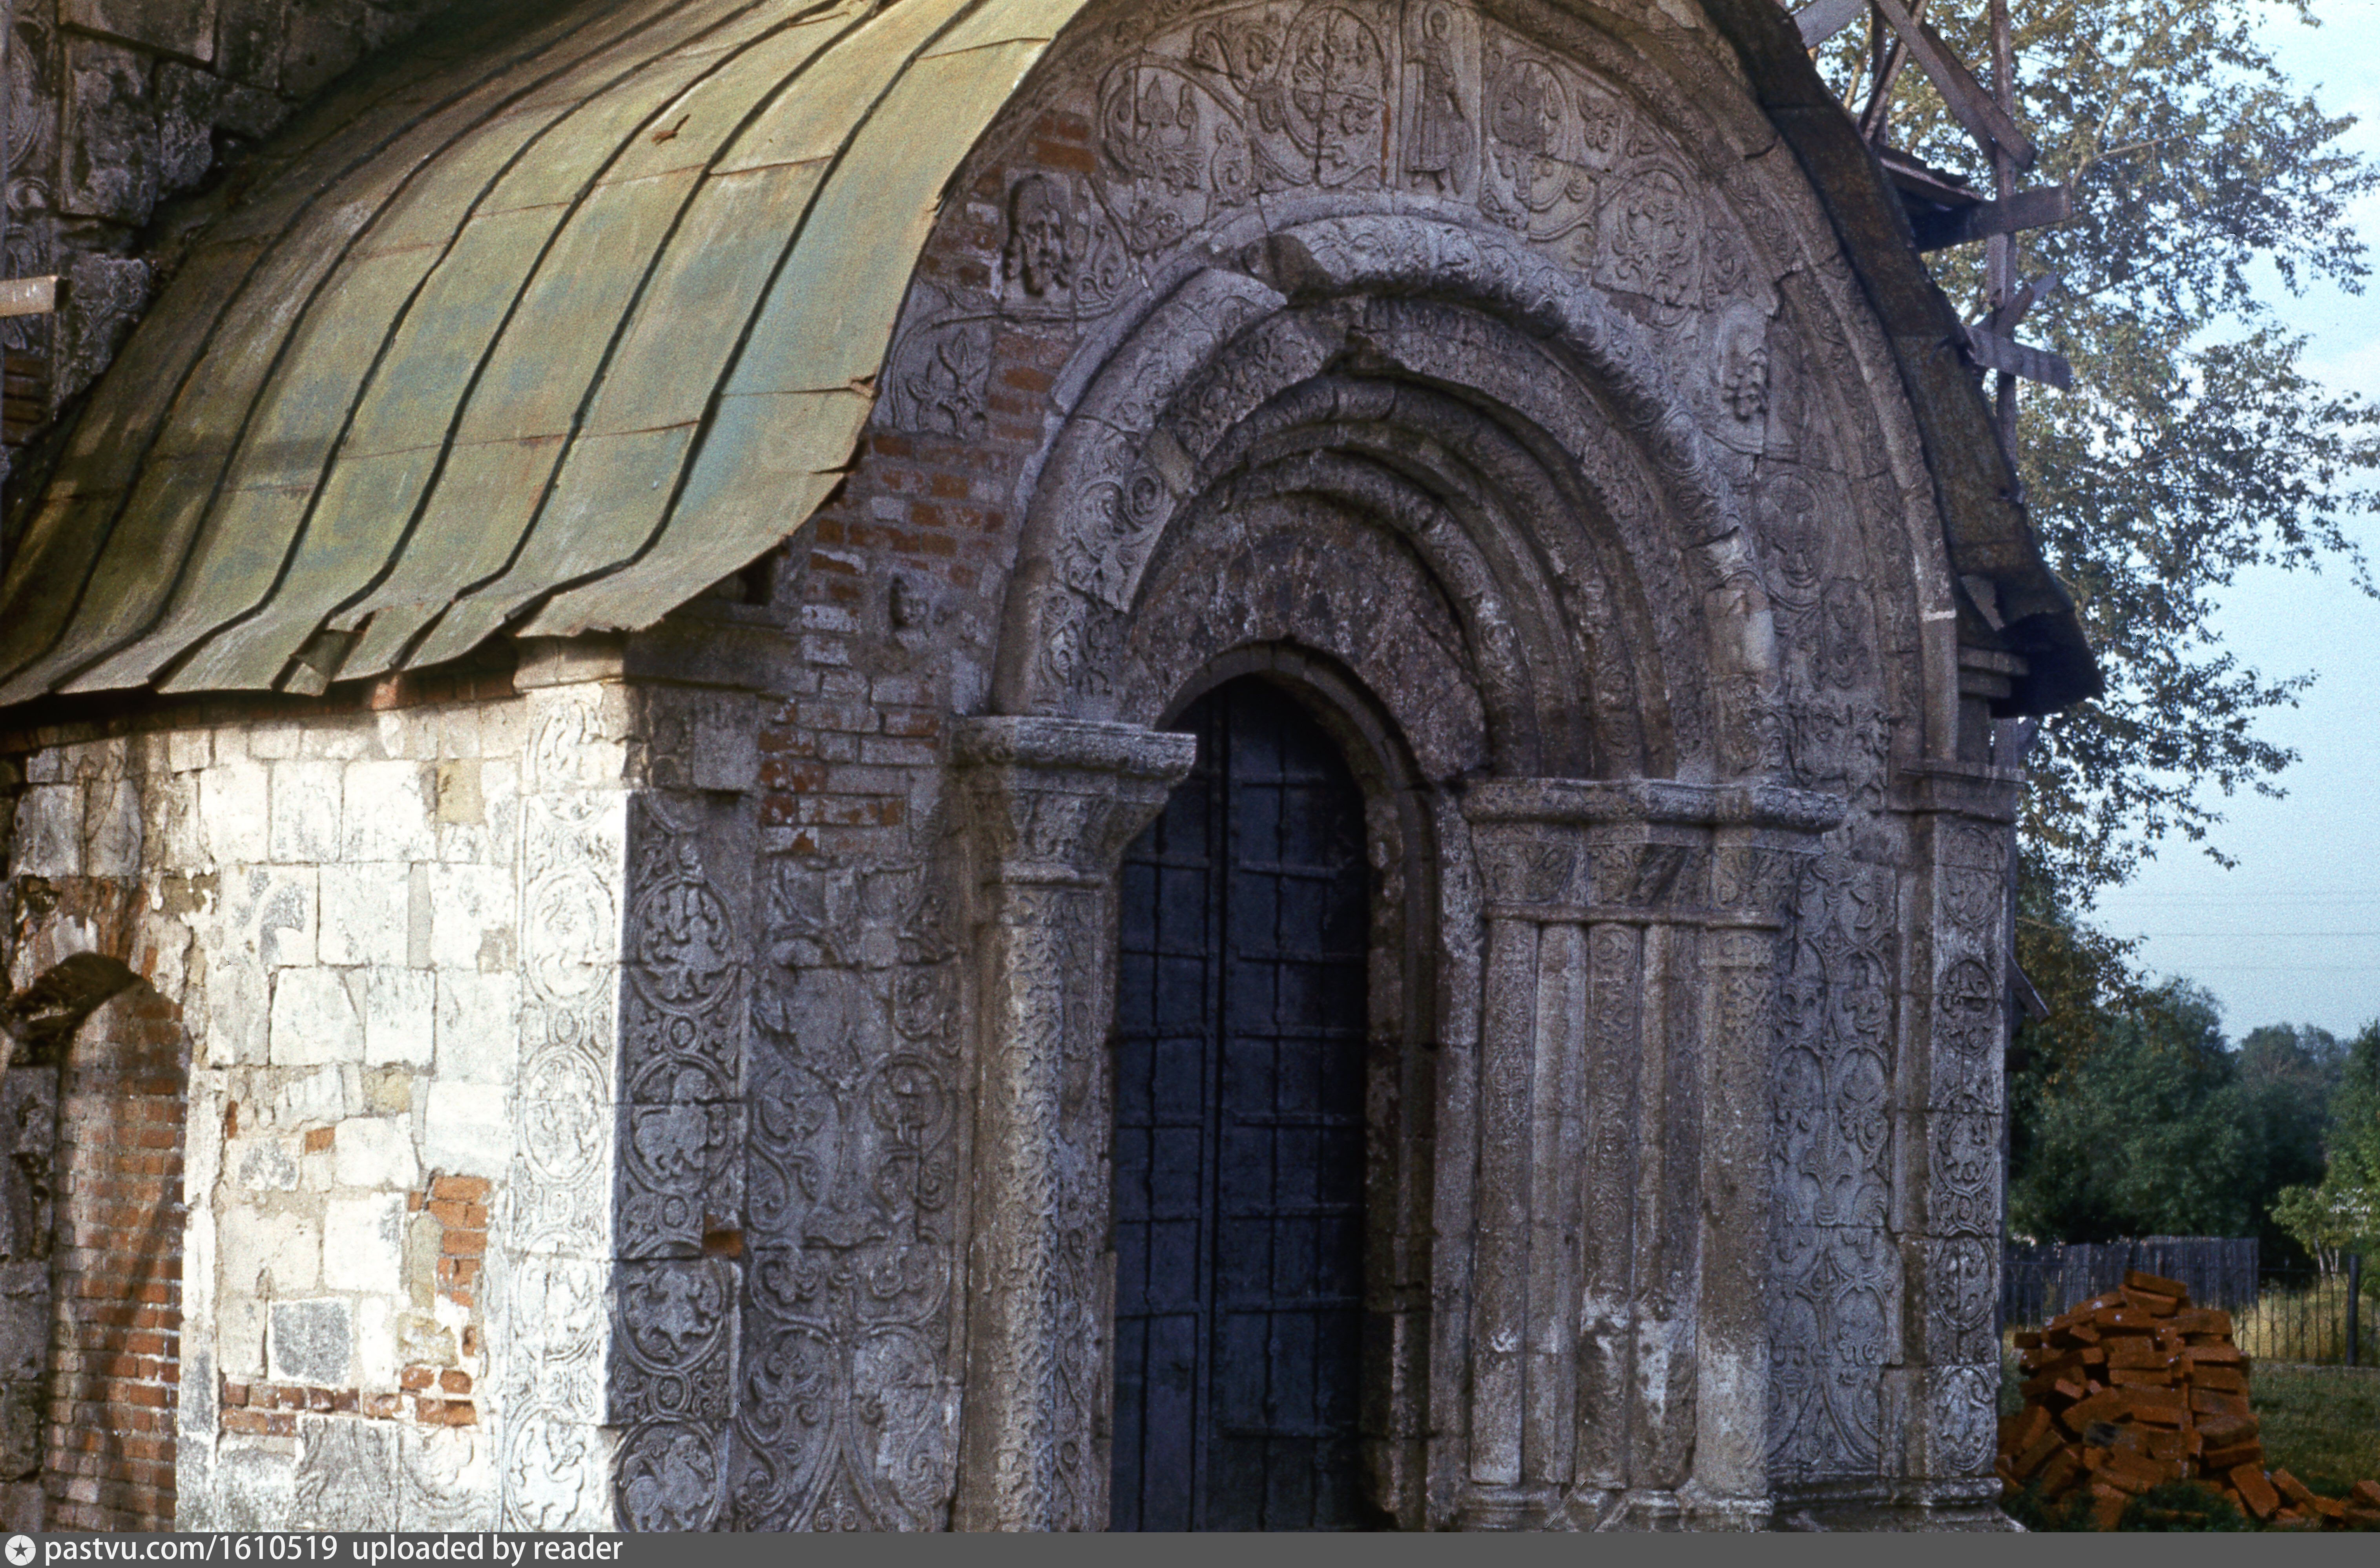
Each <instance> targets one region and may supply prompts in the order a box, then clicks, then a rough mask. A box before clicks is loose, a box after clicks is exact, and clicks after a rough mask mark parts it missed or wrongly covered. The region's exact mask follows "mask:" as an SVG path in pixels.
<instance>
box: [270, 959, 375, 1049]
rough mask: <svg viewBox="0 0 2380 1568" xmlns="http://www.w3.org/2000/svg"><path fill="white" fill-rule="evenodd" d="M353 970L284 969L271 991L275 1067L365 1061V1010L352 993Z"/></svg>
mask: <svg viewBox="0 0 2380 1568" xmlns="http://www.w3.org/2000/svg"><path fill="white" fill-rule="evenodd" d="M349 973H350V971H346V970H340V969H284V970H282V971H281V974H280V976H279V978H277V979H275V981H274V982H273V1040H272V1046H271V1049H270V1052H269V1054H270V1056H271V1058H272V1061H273V1065H274V1066H276V1067H312V1066H319V1065H321V1064H325V1063H333V1062H360V1061H362V1060H363V1056H364V1020H363V1010H362V1009H361V1008H359V1007H358V1006H357V1005H356V998H355V995H354V992H353V991H350V990H349V987H348V979H347V976H348V974H349Z"/></svg>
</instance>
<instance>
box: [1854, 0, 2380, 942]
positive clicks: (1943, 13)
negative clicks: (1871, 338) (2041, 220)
mask: <svg viewBox="0 0 2380 1568" xmlns="http://www.w3.org/2000/svg"><path fill="white" fill-rule="evenodd" d="M2287 3H2288V4H2289V8H2290V9H2291V10H2293V11H2295V12H2296V13H2297V14H2298V15H2299V16H2301V17H2304V18H2306V19H2308V20H2309V21H2311V19H2312V18H2310V17H2308V16H2307V13H2306V9H2305V0H2287ZM2265 9H2266V7H2265V6H2262V5H2259V4H2256V3H2255V0H2192V4H2189V5H2176V4H2174V3H2173V0H2010V11H2011V16H2012V22H2013V30H2014V38H2015V45H2016V53H2017V67H2016V80H2017V83H2018V87H2019V90H2020V96H2021V104H2020V118H2022V120H2023V121H2024V123H2025V124H2026V126H2027V127H2028V128H2029V129H2030V130H2031V131H2032V133H2033V134H2034V137H2035V139H2036V140H2037V141H2038V142H2039V144H2040V147H2041V158H2040V162H2039V163H2038V164H2037V165H2036V166H2035V167H2034V169H2033V170H2032V171H2030V173H2029V174H2028V175H2027V176H2026V177H2025V181H2024V183H2026V184H2042V183H2048V182H2052V181H2058V182H2064V183H2066V184H2068V185H2070V186H2071V187H2072V188H2073V190H2074V195H2075V203H2076V215H2075V217H2074V219H2073V220H2072V221H2071V222H2070V223H2068V224H2066V225H2061V226H2058V227H2056V228H2052V229H2046V230H2041V231H2037V232H2035V233H2034V234H2032V235H2029V236H2027V237H2025V238H2024V240H2023V249H2024V250H2025V252H2026V254H2027V258H2028V259H2027V261H2026V262H2025V266H2024V270H2025V273H2027V275H2032V274H2034V273H2040V272H2043V271H2051V270H2054V271H2056V272H2057V273H2059V274H2060V275H2061V276H2062V277H2063V279H2064V280H2065V285H2066V287H2065V290H2064V292H2062V293H2060V294H2059V295H2058V296H2057V297H2056V298H2054V299H2052V300H2051V301H2050V302H2049V303H2048V304H2047V305H2046V307H2043V308H2040V309H2037V310H2035V311H2034V314H2033V315H2032V316H2031V317H2030V318H2028V320H2027V322H2026V323H2025V327H2024V332H2023V335H2025V336H2026V337H2027V338H2029V339H2030V340H2032V341H2035V342H2040V343H2045V344H2046V345H2047V346H2051V347H2054V348H2055V349H2057V350H2058V352H2060V353H2062V354H2064V355H2065V356H2066V357H2067V358H2068V359H2070V360H2071V361H2072V362H2073V365H2074V371H2075V376H2076V379H2077V389H2076V390H2075V391H2074V392H2072V393H2065V394H2061V393H2056V392H2051V391H2047V390H2046V389H2042V388H2036V387H2031V386H2028V387H2027V388H2026V389H2025V395H2024V398H2023V403H2022V408H2023V413H2022V421H2021V424H2020V428H2019V440H2018V446H2019V452H2020V467H2021V468H2022V474H2023V479H2024V483H2025V486H2026V490H2027V493H2028V495H2029V497H2030V500H2031V504H2032V512H2033V521H2034V527H2035V529H2038V530H2039V532H2040V535H2041V539H2042V542H2043V545H2044V547H2045V549H2046V551H2047V553H2048V554H2049V558H2050V561H2051V563H2052V564H2053V565H2055V566H2056V567H2057V568H2058V571H2059V573H2060V574H2061V575H2062V576H2063V577H2065V579H2066V581H2067V582H2068V584H2069V586H2070V587H2071V588H2072V590H2074V593H2075V596H2076V598H2077V600H2078V602H2080V605H2081V607H2082V612H2083V620H2084V624H2085V626H2087V628H2088V630H2089V632H2090V635H2091V638H2092V643H2093V646H2094V647H2095V649H2097V650H2098V652H2099V656H2100V660H2101V662H2102V665H2103V667H2104V668H2105V670H2106V672H2107V677H2108V691H2107V696H2106V697H2105V698H2103V699H2100V700H2098V701H2096V702H2093V703H2088V704H2085V705H2083V706H2082V707H2079V708H2076V709H2073V710H2070V711H2067V712H2065V713H2061V714H2058V715H2056V716H2054V717H2052V718H2051V719H2050V720H2049V721H2048V722H2047V723H2046V725H2045V727H2044V730H2043V736H2042V739H2041V741H2040V742H2039V743H2038V744H2036V746H2035V748H2034V755H2033V758H2032V773H2033V787H2032V790H2031V793H2030V798H2029V802H2028V805H2027V808H2026V809H2027V816H2026V820H2025V830H2026V834H2027V839H2028V843H2029V845H2030V848H2031V852H2032V855H2033V857H2034V861H2035V863H2036V867H2037V869H2038V870H2039V871H2040V873H2041V874H2043V875H2044V876H2046V878H2047V879H2048V880H2049V881H2051V882H2052V883H2053V884H2054V885H2055V886H2056V887H2057V888H2058V890H2059V891H2060V895H2061V898H2062V900H2063V901H2064V902H2067V903H2069V904H2072V905H2074V906H2080V907H2088V906H2089V903H2090V901H2091V898H2092V895H2093V893H2095V890H2096V889H2098V888H2100V887H2104V886H2107V885H2108V884H2110V883H2113V882H2118V881H2122V880H2123V879H2124V878H2125V877H2126V876H2128V875H2129V874H2130V872H2131V869H2132V868H2133V867H2134V866H2135V865H2137V863H2138V861H2139V859H2140V858H2141V857H2142V856H2143V855H2144V854H2153V853H2154V852H2155V846H2156V845H2157V844H2158V842H2159V841H2160V840H2163V839H2165V838H2167V837H2168V836H2169V835H2173V834H2177V833H2178V834H2179V835H2180V836H2181V837H2182V838H2184V839H2186V840H2192V841H2198V842H2201V843H2204V841H2205V839H2206V834H2207V830H2208V829H2209V828H2210V827H2212V826H2213V825H2214V824H2216V822H2219V821H2220V820H2221V816H2220V809H2219V799H2216V798H2210V792H2208V791H2207V790H2206V789H2205V788H2204V786H2206V785H2209V784H2211V785H2213V786H2215V791H2216V792H2219V794H2220V795H2225V796H2228V795H2229V794H2231V793H2233V792H2235V791H2236V790H2238V789H2240V788H2242V787H2247V788H2254V789H2258V790H2263V791H2267V792H2270V791H2272V789H2273V787H2274V786H2273V785H2272V784H2271V780H2272V779H2273V777H2274V776H2275V775H2276V774H2277V773H2279V772H2281V771H2282V769H2283V768H2284V767H2286V766H2287V764H2288V763H2289V761H2290V760H2293V754H2292V753H2290V752H2289V751H2287V750H2285V749H2283V748H2278V747H2276V746H2274V745H2272V744H2270V743H2269V742H2267V741H2265V740H2264V739H2263V738H2261V737H2260V736H2259V735H2258V734H2257V730H2256V719H2257V717H2258V715H2259V714H2261V713H2263V712H2265V711H2267V710H2270V709H2272V708H2274V707H2276V706H2279V705H2283V704H2289V703H2292V702H2293V701H2294V700H2295V697H2296V694H2297V693H2298V692H2299V691H2300V690H2301V689H2302V688H2303V687H2304V685H2305V683H2306V680H2307V679H2308V678H2310V677H2306V676H2301V675H2298V676H2285V677H2281V678H2274V677H2270V676H2267V675H2263V674H2261V673H2260V672H2258V671H2255V670H2253V669H2248V668H2244V667H2242V666H2241V665H2240V664H2239V662H2237V661H2236V660H2235V659H2234V658H2233V657H2232V655H2231V654H2229V653H2228V652H2227V651H2226V650H2225V649H2224V647H2223V642H2222V638H2221V636H2220V634H2219V632H2218V631H2217V630H2216V628H2215V627H2214V626H2212V625H2211V624H2210V621H2211V617H2212V614H2213V612H2214V610H2215V607H2216V602H2217V601H2218V598H2219V596H2220V592H2221V590H2222V589H2223V588H2224V586H2225V585H2226V584H2228V583H2229V582H2230V581H2231V580H2232V578H2233V576H2234V575H2235V574H2236V573H2237V572H2238V571H2239V570H2240V568H2242V567H2244V566H2247V565H2252V564H2255V563H2275V562H2277V563H2281V564H2285V565H2292V566H2307V565H2315V564H2317V563H2319V562H2320V561H2321V560H2323V559H2324V558H2325V557H2328V558H2332V559H2338V560H2344V561H2346V562H2348V563H2350V565H2351V569H2353V570H2355V571H2356V572H2357V574H2358V576H2359V577H2360V578H2361V577H2363V571H2362V557H2361V555H2360V553H2358V549H2357V545H2356V541H2355V540H2354V538H2353V536H2352V534H2351V533H2350V519H2351V518H2352V517H2354V516H2355V515H2356V514H2357V513H2358V512H2360V511H2363V510H2368V509H2369V508H2370V507H2371V505H2372V504H2373V503H2374V499H2375V496H2374V491H2373V489H2372V485H2371V480H2372V476H2373V474H2374V469H2375V466H2380V409H2375V408H2374V407H2373V406H2372V405H2371V404H2370V403H2369V402H2367V401H2365V400H2364V399H2362V397H2360V396H2355V395H2348V396H2337V395H2331V394H2330V393H2328V392H2326V391H2325V389H2323V388H2322V387H2320V386H2318V385H2316V384H2315V383H2313V382H2311V381H2310V380H2308V379H2307V378H2306V376H2305V375H2304V373H2303V372H2302V371H2301V368H2300V365H2301V357H2302V351H2303V342H2302V340H2301V339H2298V338H2294V337H2291V336H2289V334H2286V333H2284V332H2282V331H2280V330H2279V329H2278V328H2277V326H2276V325H2275V324H2274V322H2273V319H2272V314H2271V310H2270V296H2271V295H2272V292H2273V286H2274V283H2275V282H2277V285H2278V286H2279V287H2281V288H2286V289H2289V290H2291V291H2296V290H2298V289H2301V288H2302V287H2303V286H2305V284H2306V283H2308V282H2309V281H2312V280H2313V279H2317V278H2325V279H2329V280H2332V281H2334V282H2337V283H2338V284H2339V285H2341V286H2345V287H2348V288H2350V289H2360V288H2361V286H2362V278H2363V276H2364V273H2365V272H2366V271H2367V267H2366V262H2365V251H2364V246H2363V243H2362V239H2361V238H2360V237H2358V235H2357V234H2356V233H2355V230H2354V226H2353V225H2351V224H2350V223H2349V222H2347V221H2346V213H2347V207H2348V204H2349V203H2350V201H2354V200H2355V199H2356V198H2357V197H2359V196H2361V195H2362V194H2363V193H2365V192H2366V191H2369V190H2372V189H2374V188H2375V186H2380V171H2374V169H2371V168H2368V167H2366V166H2365V165H2364V164H2362V162H2360V161H2359V160H2358V159H2356V158H2355V157H2354V156H2352V155H2351V154H2350V153H2348V152H2343V151H2341V150H2340V149H2339V148H2338V138H2339V136H2340V134H2341V133H2342V132H2343V131H2344V130H2345V129H2346V128H2348V126H2349V125H2350V124H2351V122H2350V121H2349V120H2345V119H2338V118H2332V117H2330V116H2327V115H2324V114H2323V113H2322V112H2321V111H2320V110H2319V109H2318V108H2317V107H2316V105H2315V104H2314V103H2313V100H2312V99H2310V98H2308V97H2306V96H2305V95H2304V94H2302V93H2301V92H2299V91H2296V90H2295V89H2294V88H2293V87H2292V85H2291V84H2290V83H2289V81H2288V80H2287V79H2285V78H2284V77H2283V76H2282V75H2281V73H2280V72H2279V71H2278V69H2277V67H2275V66H2274V64H2273V62H2272V60H2271V57H2270V56H2269V55H2268V54H2267V53H2266V52H2265V50H2264V49H2262V48H2261V47H2260V46H2259V45H2258V44H2257V43H2256V38H2255V30H2256V24H2257V22H2258V21H2259V19H2260V18H2261V17H2262V15H2263V13H2264V12H2265ZM1927 16H1928V19H1929V20H1931V21H1933V22H1934V23H1935V24H1936V25H1937V27H1939V28H1940V29H1941V30H1943V31H1944V32H1945V33H1946V34H1947V35H1948V36H1949V39H1950V41H1951V43H1952V44H1953V45H1954V46H1955V47H1956V48H1957V50H1958V51H1959V53H1960V54H1961V56H1962V57H1963V58H1965V59H1966V60H1968V61H1969V62H1971V63H1973V64H1974V65H1976V66H1977V67H1979V68H1983V69H1986V70H1987V68H1988V62H1989V61H1990V58H1991V52H1990V47H1989V41H1988V36H1987V33H1986V30H1985V5H1984V3H1983V0H1935V4H1934V5H1933V6H1931V7H1930V8H1929V10H1928V12H1927ZM1867 54H1868V42H1867V38H1866V35H1865V32H1864V30H1862V29H1858V28H1853V29H1852V30H1847V31H1846V33H1844V34H1843V35H1842V37H1841V39H1840V41H1839V42H1838V43H1836V44H1835V45H1833V46H1832V47H1830V48H1829V49H1828V51H1826V52H1825V53H1824V55H1822V60H1823V63H1824V64H1825V65H1826V67H1828V70H1829V73H1830V75H1831V78H1832V79H1834V80H1835V82H1836V83H1837V85H1838V88H1839V90H1840V91H1843V92H1844V93H1845V95H1846V97H1847V98H1848V99H1850V100H1851V101H1852V103H1853V104H1854V106H1856V105H1857V104H1859V103H1864V100H1865V90H1866V84H1865V80H1864V78H1863V76H1862V72H1863V71H1864V69H1865V68H1866V67H1867V64H1868V62H1867ZM1902 82H1903V86H1902V87H1901V89H1900V92H1899V94H1898V96H1897V98H1896V109H1895V115H1894V120H1893V132H1892V136H1891V138H1890V140H1892V141H1893V142H1894V143H1895V144H1896V145H1899V146H1903V147H1906V148H1908V149H1909V150H1911V151H1912V152H1916V153H1917V154H1918V155H1920V156H1921V157H1924V158H1925V160H1926V161H1928V162H1929V163H1932V164H1936V165H1937V166H1939V167H1946V168H1950V169H1953V170H1958V171H1961V172H1963V173H1965V174H1967V175H1968V176H1970V177H1971V178H1972V179H1973V180H1974V182H1975V183H1976V184H1977V185H1978V186H1979V187H1983V188H1986V189H1988V188H1989V187H1990V170H1989V169H1988V167H1987V166H1986V164H1985V160H1984V158H1983V156H1982V154H1981V153H1980V152H1978V150H1977V149H1976V148H1975V146H1974V144H1973V142H1972V141H1971V140H1968V138H1967V137H1966V135H1965V134H1964V133H1963V132H1962V131H1961V129H1960V128H1958V127H1957V125H1956V124H1955V123H1954V122H1953V121H1951V119H1950V118H1949V115H1948V114H1947V113H1946V112H1945V110H1944V108H1943V105H1942V103H1941V102H1940V100H1939V99H1938V98H1937V96H1936V94H1935V93H1934V92H1933V91H1932V89H1931V87H1930V85H1929V84H1927V83H1926V82H1925V79H1924V78H1923V77H1922V75H1920V74H1919V73H1918V72H1916V71H1914V70H1910V71H1907V72H1904V73H1903V77H1902ZM1934 261H1935V263H1936V273H1937V277H1938V278H1939V279H1940V281H1941V282H1942V284H1943V286H1944V287H1945V288H1946V289H1947V290H1948V291H1949V294H1950V297H1951V298H1952V299H1954V300H1956V301H1959V302H1961V305H1962V307H1964V308H1966V309H1968V310H1970V312H1971V316H1979V315H1980V314H1981V313H1982V306H1983V286H1984V275H1983V257H1982V248H1981V247H1972V246H1971V247H1967V248H1964V249H1961V250H1957V251H1952V252H1945V253H1939V254H1937V256H1936V257H1935V258H1934ZM2208 852H2209V853H2215V851H2214V849H2213V847H2212V845H2209V846H2208Z"/></svg>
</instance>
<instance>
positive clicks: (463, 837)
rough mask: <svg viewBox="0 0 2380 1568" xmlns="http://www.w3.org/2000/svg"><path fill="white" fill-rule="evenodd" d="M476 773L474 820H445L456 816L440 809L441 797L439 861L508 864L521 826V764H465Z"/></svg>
mask: <svg viewBox="0 0 2380 1568" xmlns="http://www.w3.org/2000/svg"><path fill="white" fill-rule="evenodd" d="M468 766H469V767H470V768H472V769H473V770H474V771H475V772H477V774H478V784H479V788H478V795H479V811H478V814H477V817H476V819H475V820H470V821H456V820H448V819H450V818H452V817H454V816H455V815H457V814H458V813H455V812H449V811H447V810H445V809H443V806H444V800H443V796H442V797H441V810H440V813H439V816H440V819H441V820H440V821H439V823H438V858H439V859H441V860H445V861H450V862H458V863H472V864H477V865H482V866H495V865H510V864H512V862H513V859H514V857H515V854H516V842H517V841H516V834H517V833H518V832H519V824H520V765H519V764H518V763H517V762H515V761H512V760H510V759H501V758H500V759H496V760H484V759H483V760H480V761H477V762H472V763H469V764H468Z"/></svg>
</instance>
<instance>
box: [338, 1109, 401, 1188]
mask: <svg viewBox="0 0 2380 1568" xmlns="http://www.w3.org/2000/svg"><path fill="white" fill-rule="evenodd" d="M411 1121H412V1118H411V1117H398V1116H353V1117H349V1118H348V1119H347V1120H346V1121H344V1122H341V1123H340V1124H339V1125H338V1129H337V1133H336V1136H334V1137H333V1138H332V1139H331V1169H332V1171H333V1172H334V1174H335V1175H336V1177H337V1179H338V1183H339V1185H341V1186H343V1187H373V1188H381V1189H385V1190H389V1191H394V1192H400V1193H402V1192H409V1191H411V1190H412V1189H413V1188H414V1187H417V1186H419V1185H420V1184H421V1166H420V1164H419V1161H416V1160H415V1159H414V1157H413V1128H412V1127H411V1125H410V1122H411Z"/></svg>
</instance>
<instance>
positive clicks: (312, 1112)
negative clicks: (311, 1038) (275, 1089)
mask: <svg viewBox="0 0 2380 1568" xmlns="http://www.w3.org/2000/svg"><path fill="white" fill-rule="evenodd" d="M363 1108H364V1097H363V1083H362V1079H361V1077H360V1076H359V1075H358V1072H357V1069H356V1068H355V1067H354V1066H353V1065H351V1064H349V1065H341V1066H332V1067H322V1068H318V1069H316V1070H315V1071H313V1072H311V1073H292V1074H289V1075H287V1076H285V1077H284V1078H283V1079H282V1080H281V1089H280V1092H279V1093H278V1094H276V1095H274V1096H273V1123H274V1124H275V1125H277V1126H283V1127H302V1126H308V1125H314V1126H319V1125H321V1124H322V1123H324V1122H336V1121H339V1120H341V1119H342V1118H344V1117H346V1116H350V1115H353V1114H356V1113H357V1112H360V1111H362V1110H363Z"/></svg>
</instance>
